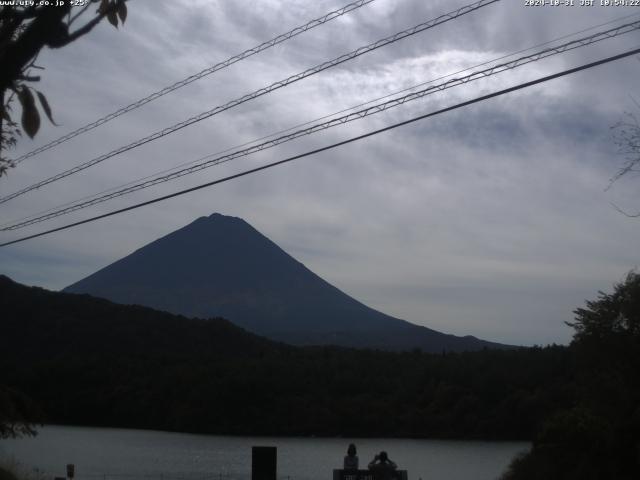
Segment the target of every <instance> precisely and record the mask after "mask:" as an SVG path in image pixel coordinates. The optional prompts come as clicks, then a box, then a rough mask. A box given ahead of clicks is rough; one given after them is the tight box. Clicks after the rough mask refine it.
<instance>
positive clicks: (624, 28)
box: [0, 21, 640, 231]
mask: <svg viewBox="0 0 640 480" xmlns="http://www.w3.org/2000/svg"><path fill="white" fill-rule="evenodd" d="M638 29H640V21H636V22H632V23H628V24H625V25H621V26H619V27H616V28H612V29H609V30H606V31H603V32H597V33H595V34H593V35H590V36H587V37H584V38H580V39H577V40H573V41H571V42H567V43H564V44H562V45H558V46H555V47H551V48H547V49H544V50H541V51H539V52H536V53H533V54H531V55H527V56H523V57H520V58H517V59H515V60H512V61H510V62H505V63H501V64H498V65H494V66H492V67H489V68H486V69H484V70H479V71H477V72H473V73H471V74H469V75H466V76H464V77H459V78H453V79H451V80H448V81H446V82H443V83H440V84H436V85H432V86H430V87H427V88H424V89H422V90H419V91H416V92H412V93H409V94H407V95H404V96H402V97H398V98H394V99H391V100H388V101H386V102H383V103H379V104H376V105H372V106H370V107H367V108H364V109H362V110H358V111H355V112H352V113H349V114H347V115H343V116H341V117H337V118H333V119H331V120H329V121H327V122H323V123H318V124H315V125H312V126H310V127H308V128H304V129H301V130H297V131H295V132H292V133H290V134H287V135H283V136H280V137H277V138H274V139H271V140H268V141H266V142H263V143H260V144H257V145H253V146H251V147H248V148H245V149H242V150H237V151H235V152H232V153H229V154H226V155H221V156H216V155H217V154H213V155H209V156H207V157H204V158H202V159H201V160H204V161H201V163H197V164H195V165H192V166H190V167H185V168H182V169H180V170H176V171H173V172H171V173H168V174H167V175H163V176H159V177H155V178H152V179H150V180H146V181H142V182H140V183H137V184H133V185H130V186H126V187H124V188H121V189H119V190H115V191H112V192H110V193H107V194H105V195H101V196H95V197H92V198H91V199H89V200H86V201H77V202H76V203H74V204H72V205H70V206H62V207H60V208H59V209H57V210H54V211H50V213H45V214H43V215H39V216H36V217H32V218H29V219H27V220H23V221H15V222H13V223H12V224H10V225H8V226H6V225H7V224H5V226H2V227H1V228H0V231H9V230H17V229H20V228H24V227H27V226H29V225H34V224H36V223H41V222H43V221H46V220H50V219H52V218H56V217H59V216H62V215H66V214H69V213H71V212H74V211H77V210H81V209H84V208H88V207H90V206H93V205H97V204H99V203H102V202H105V201H107V200H111V199H113V198H116V197H121V196H123V195H127V194H129V193H133V192H136V191H138V190H143V189H145V188H149V187H151V186H153V185H157V184H160V183H164V182H168V181H171V180H175V179H176V178H180V177H183V176H185V175H189V174H192V173H195V172H198V171H200V170H204V169H206V168H209V167H212V166H214V165H219V164H221V163H226V162H229V161H232V160H235V159H237V158H240V157H245V156H248V155H251V154H253V153H256V152H259V151H262V150H266V149H268V148H272V147H275V146H277V145H280V144H283V143H286V142H289V141H292V140H295V139H296V138H300V137H303V136H306V135H311V134H313V133H316V132H319V131H322V130H326V129H328V128H332V127H335V126H338V125H344V124H346V123H349V122H352V121H355V120H359V119H362V118H365V117H368V116H370V115H375V114H377V113H380V112H383V111H385V110H389V109H391V108H394V107H398V106H400V105H404V104H405V103H408V102H411V101H414V100H418V99H421V98H423V97H425V96H427V95H431V94H433V93H437V92H441V91H444V90H447V89H449V88H453V87H456V86H459V85H463V84H466V83H469V82H472V81H475V80H479V79H482V78H486V77H489V76H493V75H496V74H498V73H502V72H505V71H507V70H513V69H515V68H518V67H521V66H523V65H527V64H529V63H532V62H537V61H540V60H542V59H544V58H548V57H550V56H553V55H558V54H561V53H565V52H567V51H570V50H574V49H576V48H580V47H584V46H587V45H591V44H593V43H596V42H599V41H602V40H605V39H609V38H614V37H616V36H618V35H622V34H625V33H629V32H632V31H635V30H638Z"/></svg>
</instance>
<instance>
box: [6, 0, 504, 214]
mask: <svg viewBox="0 0 640 480" xmlns="http://www.w3.org/2000/svg"><path fill="white" fill-rule="evenodd" d="M499 1H500V0H480V1H477V2H475V3H472V4H469V5H465V6H463V7H460V8H458V9H457V10H455V11H452V12H449V13H446V14H444V15H441V16H439V17H437V18H435V19H433V20H429V21H427V22H424V23H420V24H418V25H416V26H414V27H411V28H409V29H407V30H403V31H401V32H398V33H395V34H394V35H391V36H389V37H386V38H383V39H381V40H378V41H376V42H373V43H371V44H369V45H366V46H364V47H360V48H358V49H356V50H353V51H351V52H349V53H346V54H344V55H341V56H339V57H337V58H334V59H333V60H330V61H328V62H324V63H321V64H320V65H317V66H315V67H313V68H310V69H308V70H305V71H304V72H301V73H298V74H296V75H292V76H290V77H288V78H286V79H284V80H280V81H277V82H275V83H272V84H271V85H269V86H267V87H263V88H261V89H259V90H256V91H254V92H252V93H249V94H247V95H244V96H242V97H240V98H237V99H235V100H232V101H230V102H228V103H226V104H224V105H220V106H217V107H215V108H213V109H211V110H208V111H206V112H202V113H200V114H198V115H196V116H193V117H191V118H188V119H187V120H184V121H182V122H180V123H176V124H175V125H173V126H171V127H167V128H164V129H163V130H159V131H157V132H155V133H153V134H151V135H148V136H147V137H144V138H142V139H139V140H136V141H135V142H132V143H130V144H128V145H125V146H123V147H119V148H117V149H115V150H112V151H111V152H109V153H106V154H104V155H101V156H99V157H96V158H94V159H92V160H89V161H87V162H84V163H82V164H80V165H77V166H75V167H73V168H71V169H69V170H65V171H64V172H61V173H58V174H57V175H54V176H53V177H49V178H47V179H45V180H42V181H40V182H37V183H35V184H33V185H30V186H28V187H25V188H23V189H22V190H19V191H17V192H15V193H12V194H10V195H6V196H4V197H2V198H0V204H2V203H5V202H8V201H9V200H11V199H13V198H16V197H19V196H21V195H24V194H25V193H27V192H30V191H32V190H35V189H37V188H40V187H43V186H45V185H48V184H49V183H52V182H55V181H58V180H61V179H62V178H65V177H68V176H70V175H73V174H75V173H78V172H80V171H82V170H85V169H87V168H89V167H92V166H94V165H97V164H98V163H101V162H103V161H105V160H107V159H109V158H111V157H115V156H116V155H119V154H121V153H124V152H127V151H129V150H132V149H134V148H137V147H139V146H141V145H144V144H146V143H149V142H152V141H154V140H157V139H159V138H162V137H164V136H166V135H169V134H171V133H173V132H176V131H178V130H181V129H183V128H185V127H188V126H190V125H193V124H194V123H197V122H200V121H202V120H205V119H207V118H209V117H212V116H214V115H217V114H218V113H221V112H224V111H226V110H229V109H231V108H234V107H236V106H238V105H241V104H243V103H245V102H248V101H250V100H253V99H255V98H258V97H261V96H262V95H266V94H267V93H270V92H273V91H275V90H278V89H280V88H283V87H286V86H287V85H290V84H292V83H295V82H298V81H300V80H302V79H304V78H307V77H310V76H312V75H315V74H316V73H319V72H322V71H323V70H327V69H328V68H331V67H335V66H336V65H339V64H341V63H344V62H347V61H349V60H352V59H354V58H356V57H359V56H361V55H364V54H366V53H369V52H371V51H373V50H376V49H378V48H381V47H384V46H386V45H390V44H392V43H395V42H397V41H399V40H402V39H404V38H407V37H409V36H412V35H415V34H417V33H420V32H423V31H425V30H428V29H430V28H433V27H435V26H437V25H440V24H442V23H445V22H448V21H450V20H454V19H456V18H459V17H461V16H463V15H466V14H468V13H471V12H473V11H475V10H478V9H480V8H482V7H486V6H488V5H490V4H492V3H496V2H499Z"/></svg>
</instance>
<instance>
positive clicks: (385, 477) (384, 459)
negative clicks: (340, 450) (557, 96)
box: [344, 443, 398, 480]
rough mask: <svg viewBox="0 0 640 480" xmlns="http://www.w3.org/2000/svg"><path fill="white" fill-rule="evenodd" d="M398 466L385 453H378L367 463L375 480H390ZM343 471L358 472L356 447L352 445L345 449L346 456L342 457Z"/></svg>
mask: <svg viewBox="0 0 640 480" xmlns="http://www.w3.org/2000/svg"><path fill="white" fill-rule="evenodd" d="M396 468H398V466H397V465H396V464H395V463H394V462H392V461H391V460H389V456H388V455H387V452H380V453H379V454H377V455H376V456H375V457H373V460H371V462H369V470H370V471H371V472H372V473H373V475H374V477H375V478H376V480H392V478H393V472H394V471H395V470H396ZM344 469H345V470H358V456H357V452H356V446H355V445H354V444H353V443H352V444H351V445H349V448H348V449H347V456H346V457H344Z"/></svg>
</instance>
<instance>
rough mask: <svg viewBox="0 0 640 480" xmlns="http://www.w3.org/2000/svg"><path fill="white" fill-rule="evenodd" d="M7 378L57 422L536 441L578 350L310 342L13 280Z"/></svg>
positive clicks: (560, 402) (568, 389) (2, 341)
mask: <svg viewBox="0 0 640 480" xmlns="http://www.w3.org/2000/svg"><path fill="white" fill-rule="evenodd" d="M0 309H1V311H2V312H3V316H2V330H3V333H4V334H3V335H2V336H1V337H0V349H1V350H2V352H3V354H2V357H1V359H0V368H1V369H2V378H3V382H5V383H6V384H8V385H10V386H11V387H13V388H16V389H18V390H20V391H22V392H24V393H25V394H27V395H28V396H30V397H31V398H32V399H33V400H34V401H35V402H36V403H37V404H39V405H40V406H41V407H42V410H43V411H44V415H45V416H44V421H46V422H55V423H68V424H78V425H104V426H119V427H136V428H153V429H163V430H179V431H190V432H207V433H230V434H274V435H276V434H277V435H351V436H353V435H361V436H369V435H376V436H411V437H441V438H495V439H529V438H531V437H532V435H533V434H534V432H535V428H536V426H537V425H538V424H539V422H540V421H541V419H542V418H544V417H545V416H547V415H549V414H550V413H552V412H553V411H555V410H557V409H559V408H562V407H569V406H571V405H572V404H573V403H574V401H575V395H576V391H575V388H574V383H573V381H574V378H575V365H574V362H573V359H572V356H571V354H570V352H569V350H568V349H567V348H566V347H558V346H553V347H546V348H528V349H517V350H485V351H481V352H470V353H442V354H426V353H421V352H419V351H412V352H405V353H392V352H381V351H373V350H353V349H345V348H337V347H307V348H298V347H291V346H287V345H284V344H278V343H274V342H271V341H268V340H266V339H263V338H261V337H258V336H256V335H253V334H250V333H248V332H246V331H244V330H242V329H240V328H238V327H235V326H234V325H232V324H231V323H229V322H227V321H225V320H223V319H207V320H201V319H188V318H185V317H180V316H175V315H170V314H167V313H163V312H158V311H154V310H151V309H149V308H143V307H136V306H123V305H117V304H114V303H111V302H108V301H106V300H101V299H96V298H92V297H89V296H87V295H73V294H63V293H57V292H49V291H46V290H43V289H40V288H34V287H25V286H22V285H19V284H17V283H14V282H12V281H11V280H9V279H8V278H6V277H4V278H2V281H1V282H0Z"/></svg>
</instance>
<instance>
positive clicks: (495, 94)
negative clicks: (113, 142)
mask: <svg viewBox="0 0 640 480" xmlns="http://www.w3.org/2000/svg"><path fill="white" fill-rule="evenodd" d="M638 53H640V48H636V49H634V50H629V51H627V52H625V53H620V54H618V55H614V56H611V57H607V58H604V59H602V60H598V61H596V62H591V63H587V64H584V65H581V66H579V67H575V68H571V69H569V70H564V71H562V72H558V73H554V74H553V75H547V76H545V77H540V78H537V79H536V80H531V81H529V82H525V83H520V84H518V85H515V86H513V87H509V88H505V89H503V90H499V91H497V92H493V93H490V94H487V95H483V96H480V97H476V98H474V99H472V100H467V101H465V102H462V103H458V104H456V105H453V106H450V107H446V108H442V109H440V110H436V111H435V112H431V113H426V114H424V115H420V116H418V117H414V118H411V119H409V120H405V121H402V122H399V123H394V124H392V125H388V126H386V127H384V128H381V129H378V130H374V131H371V132H368V133H365V134H363V135H358V136H356V137H352V138H349V139H347V140H343V141H341V142H337V143H333V144H331V145H327V146H325V147H322V148H317V149H315V150H311V151H308V152H305V153H301V154H299V155H294V156H292V157H288V158H285V159H283V160H279V161H277V162H272V163H268V164H266V165H262V166H260V167H256V168H252V169H250V170H245V171H243V172H240V173H236V174H234V175H230V176H228V177H224V178H220V179H218V180H214V181H212V182H207V183H203V184H201V185H198V186H195V187H191V188H187V189H184V190H180V191H178V192H174V193H171V194H169V195H164V196H162V197H158V198H154V199H152V200H147V201H146V202H142V203H138V204H135V205H131V206H129V207H125V208H121V209H119V210H114V211H112V212H108V213H104V214H102V215H96V216H95V217H91V218H87V219H85V220H80V221H79V222H74V223H70V224H67V225H64V226H61V227H57V228H53V229H51V230H46V231H44V232H40V233H36V234H33V235H29V236H26V237H22V238H18V239H16V240H11V241H9V242H4V243H0V247H6V246H8V245H13V244H16V243H20V242H24V241H26V240H30V239H33V238H37V237H42V236H44V235H48V234H51V233H54V232H59V231H62V230H67V229H69V228H72V227H76V226H78V225H83V224H85V223H90V222H94V221H96V220H100V219H103V218H107V217H111V216H113V215H118V214H120V213H124V212H128V211H130V210H135V209H138V208H141V207H144V206H147V205H151V204H154V203H158V202H161V201H164V200H168V199H170V198H174V197H178V196H181V195H185V194H187V193H190V192H194V191H196V190H201V189H203V188H207V187H211V186H213V185H218V184H220V183H224V182H228V181H230V180H234V179H236V178H240V177H244V176H247V175H250V174H252V173H256V172H260V171H262V170H267V169H269V168H272V167H276V166H279V165H283V164H285V163H289V162H292V161H294V160H298V159H301V158H304V157H308V156H311V155H315V154H318V153H321V152H325V151H328V150H332V149H334V148H337V147H340V146H342V145H347V144H349V143H353V142H356V141H359V140H363V139H365V138H368V137H372V136H374V135H378V134H380V133H383V132H386V131H389V130H393V129H395V128H398V127H401V126H404V125H409V124H411V123H414V122H417V121H419V120H424V119H427V118H430V117H434V116H436V115H439V114H442V113H446V112H450V111H453V110H457V109H459V108H463V107H467V106H469V105H473V104H475V103H479V102H482V101H485V100H489V99H491V98H494V97H499V96H501V95H505V94H507V93H511V92H515V91H517V90H522V89H524V88H528V87H532V86H534V85H538V84H540V83H544V82H548V81H550V80H554V79H556V78H560V77H564V76H566V75H570V74H573V73H576V72H580V71H582V70H587V69H589V68H593V67H597V66H599V65H604V64H606V63H609V62H613V61H616V60H620V59H622V58H626V57H629V56H631V55H636V54H638Z"/></svg>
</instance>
